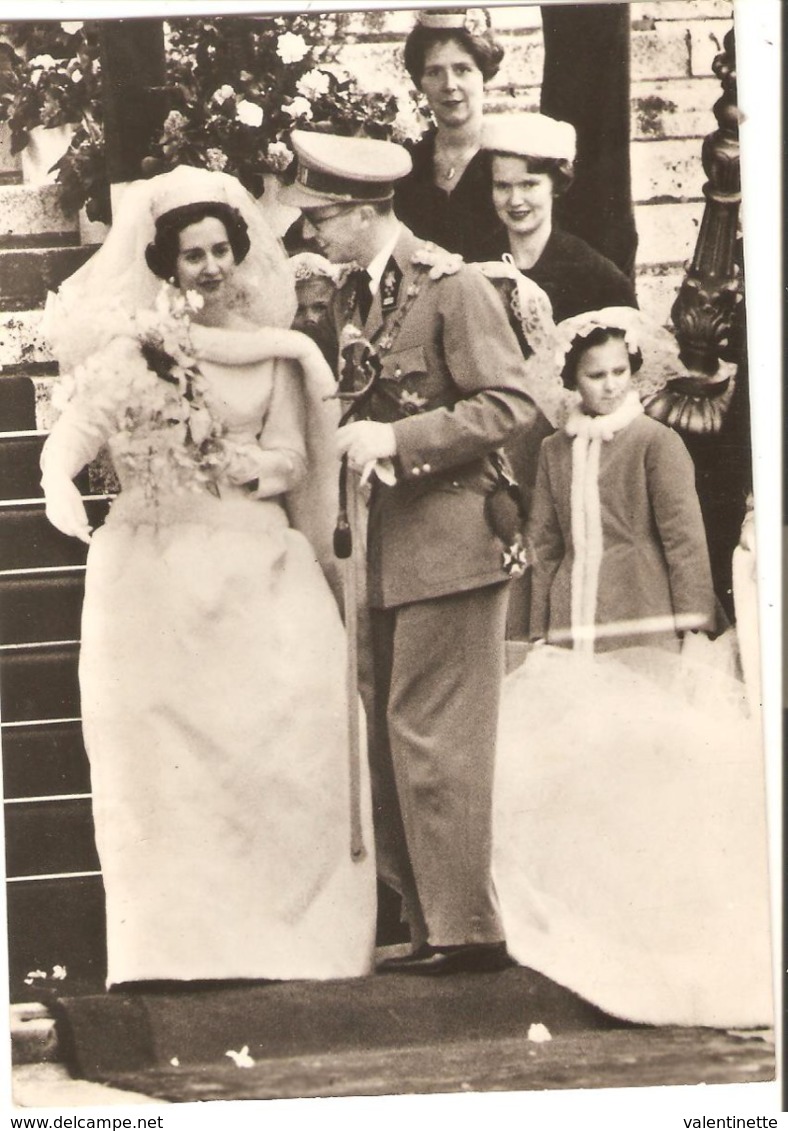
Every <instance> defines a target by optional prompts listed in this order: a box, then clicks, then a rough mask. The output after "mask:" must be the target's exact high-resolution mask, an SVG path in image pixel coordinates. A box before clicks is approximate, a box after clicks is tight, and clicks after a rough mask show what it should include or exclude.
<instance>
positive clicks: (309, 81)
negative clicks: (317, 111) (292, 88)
mask: <svg viewBox="0 0 788 1131" xmlns="http://www.w3.org/2000/svg"><path fill="white" fill-rule="evenodd" d="M330 86H331V82H330V79H329V77H328V75H327V74H326V72H325V71H319V70H317V68H315V69H314V70H311V71H307V73H306V74H305V75H302V76H301V78H300V79H299V80H298V82H297V83H296V90H297V91H298V93H299V94H303V96H304V98H319V97H320V95H321V94H328V91H329V89H330Z"/></svg>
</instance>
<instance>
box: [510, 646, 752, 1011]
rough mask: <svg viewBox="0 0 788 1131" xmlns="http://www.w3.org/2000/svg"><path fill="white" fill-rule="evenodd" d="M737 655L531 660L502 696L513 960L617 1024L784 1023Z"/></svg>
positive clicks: (716, 651) (700, 652)
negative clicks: (723, 660) (776, 1008)
mask: <svg viewBox="0 0 788 1131" xmlns="http://www.w3.org/2000/svg"><path fill="white" fill-rule="evenodd" d="M693 640H694V638H693ZM728 641H729V638H728V637H725V638H720V640H718V641H715V642H714V643H713V644H709V643H708V642H707V641H706V640H705V637H704V638H701V640H700V641H699V642H698V643H697V646H696V648H695V655H694V657H693V658H690V655H689V654H688V653H687V652H685V654H684V655H683V657H677V656H675V655H673V654H671V653H669V652H667V651H666V650H664V649H657V648H651V649H648V648H632V649H623V650H619V651H616V652H609V653H605V654H600V655H596V656H593V655H591V656H583V655H579V654H578V653H575V652H571V651H568V650H565V649H560V648H552V647H549V646H548V647H537V648H536V649H534V650H533V651H532V652H531V653H530V655H529V656H528V657H527V659H526V661H525V663H524V664H523V665H522V666H521V667H519V668H518V669H516V670H515V671H514V672H513V673H512V674H511V675H510V676H509V677H508V678H507V680H506V682H505V684H504V693H503V706H502V714H501V727H500V745H499V759H498V763H497V766H496V791H495V816H496V821H495V826H494V836H495V841H494V876H495V883H496V889H497V892H498V896H499V899H500V903H501V911H502V917H503V921H504V927H505V932H506V940H507V945H508V947H509V950H510V952H511V954H512V955H513V956H514V957H515V958H516V959H517V961H518V962H520V963H522V964H523V965H525V966H529V967H531V968H532V969H535V970H538V971H540V972H541V973H543V974H545V975H547V976H548V977H550V978H552V979H553V980H554V981H556V982H558V983H560V984H561V985H563V986H566V987H568V988H569V989H571V990H573V991H575V992H576V993H578V994H580V995H581V996H582V997H584V998H586V999H587V1000H588V1001H590V1002H593V1003H594V1004H595V1005H597V1006H599V1007H600V1008H602V1009H603V1010H605V1011H607V1012H608V1013H610V1014H612V1015H614V1016H617V1017H621V1018H625V1019H629V1020H632V1021H638V1022H647V1023H652V1024H679V1025H709V1026H715V1027H718V1026H723V1027H728V1026H762V1025H769V1024H770V1023H771V1021H772V981H771V977H772V976H771V960H770V928H769V898H768V895H769V885H768V868H767V836H766V821H765V799H764V768H763V759H762V746H761V734H760V728H759V726H758V723H757V720H754V719H752V718H750V717H749V714H748V710H747V704H746V693H745V690H744V685H743V684H742V683H741V682H740V681H739V680H738V679H736V678H735V677H734V676H733V675H731V674H730V672H725V671H724V670H721V668H720V657H721V656H724V654H725V652H726V645H727V644H728Z"/></svg>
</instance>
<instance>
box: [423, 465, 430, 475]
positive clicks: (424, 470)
mask: <svg viewBox="0 0 788 1131" xmlns="http://www.w3.org/2000/svg"><path fill="white" fill-rule="evenodd" d="M421 470H422V471H423V472H425V473H426V474H427V475H429V473H430V472H431V471H432V468H431V467H430V465H429V464H428V463H425V464H424V465H423V466H422V469H421Z"/></svg>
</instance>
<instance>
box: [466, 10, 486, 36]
mask: <svg viewBox="0 0 788 1131" xmlns="http://www.w3.org/2000/svg"><path fill="white" fill-rule="evenodd" d="M465 30H466V31H467V32H468V33H469V34H470V35H483V33H484V32H485V31H486V30H487V20H486V18H485V15H484V9H483V8H469V9H468V11H467V12H466V13H465Z"/></svg>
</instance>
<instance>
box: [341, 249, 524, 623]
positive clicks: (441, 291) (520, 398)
mask: <svg viewBox="0 0 788 1131" xmlns="http://www.w3.org/2000/svg"><path fill="white" fill-rule="evenodd" d="M425 257H426V258H427V259H428V260H430V261H431V262H432V263H433V266H432V267H430V268H427V269H425V268H424V267H423V266H422V265H420V264H419V263H418V260H419V259H420V258H421V259H424V258H425ZM433 276H436V277H433ZM414 287H416V288H418V291H417V294H416V297H415V298H414V297H413V294H414V291H413V288H414ZM353 288H354V284H353V282H352V281H348V282H347V283H346V284H345V286H344V287H343V288H342V289H341V290H340V291H339V292H338V295H337V300H336V306H335V316H336V319H337V332H338V335H339V338H340V342H342V341H343V340H345V341H347V339H348V337H349V335H348V331H347V326H348V324H351V325H355V326H356V327H357V329H358V331H359V332H360V334H361V335H362V336H363V338H364V339H365V340H366V341H368V342H371V343H372V346H373V348H374V347H375V344H376V343H379V346H378V348H377V350H376V358H375V363H376V365H377V366H379V370H380V372H379V377H378V379H377V382H376V384H375V385H374V390H375V391H374V393H373V394H372V395H371V396H370V397H369V398H368V400H367V401H366V402H365V404H364V406H363V411H361V412H360V413H359V415H360V416H365V417H367V418H368V419H372V420H380V421H385V422H389V423H391V424H392V425H393V427H394V432H395V434H396V439H397V456H396V459H395V468H396V474H397V482H396V484H395V485H394V486H385V485H382V484H376V486H375V487H374V489H373V495H372V498H371V501H370V515H369V528H368V598H369V603H370V605H371V606H372V607H373V608H375V607H377V608H388V607H394V606H397V605H402V604H407V603H410V602H413V601H422V600H428V599H432V598H436V597H441V596H445V595H447V594H450V593H458V592H463V591H466V590H470V589H474V588H479V587H482V586H485V585H490V584H494V583H496V582H501V581H505V580H506V579H507V574H506V572H505V570H504V568H503V549H504V546H503V543H502V542H501V540H500V539H499V538H497V537H496V536H495V534H494V533H493V531H492V528H491V526H490V523H489V521H488V517H487V508H486V505H485V504H486V497H487V496H488V495H489V494H490V493H491V492H492V491H493V490H494V489H495V488H496V486H497V485H498V475H497V472H496V470H495V467H494V464H493V460H492V459H491V454H492V453H493V452H495V451H496V450H497V449H498V448H499V447H500V446H501V445H502V444H503V442H504V441H505V440H506V438H507V436H509V435H510V433H511V432H512V431H514V430H515V429H519V430H522V429H524V428H527V426H528V425H529V423H531V422H532V421H533V420H534V419H535V417H536V409H535V406H534V402H533V400H532V399H531V397H530V395H529V390H528V375H527V371H526V366H525V362H524V360H523V356H522V353H521V351H520V348H519V346H518V344H517V340H516V338H515V335H514V333H513V331H512V329H511V327H510V326H509V323H508V321H507V318H506V315H505V313H504V311H503V308H502V306H501V303H500V301H499V299H498V296H497V295H496V293H495V290H494V288H493V286H492V284H491V283H489V282H488V281H487V280H486V279H485V278H484V277H483V276H482V275H481V273H480V272H478V271H477V270H476V269H475V268H473V267H469V266H467V265H465V264H463V263H461V262H459V263H458V262H457V261H456V260H455V261H454V262H453V261H452V257H451V256H449V254H448V253H447V252H444V251H443V250H442V249H438V248H435V247H434V245H425V244H424V243H423V242H422V241H420V240H418V239H416V237H415V236H414V235H413V234H412V233H411V232H410V231H409V230H408V229H407V228H404V227H403V228H402V230H401V233H400V238H399V240H398V242H397V244H396V246H395V248H394V252H393V254H392V256H391V258H390V260H389V263H388V265H387V267H386V270H385V271H384V273H383V277H382V280H381V286H380V288H379V291H378V293H377V294H376V295H375V296H374V298H373V302H372V306H371V308H370V311H369V314H368V316H367V319H366V321H365V322H364V324H363V326H362V325H361V324H360V322H359V317H358V314H357V313H355V312H354V309H353V294H354V290H353ZM384 308H385V309H384ZM403 313H404V317H403ZM392 326H393V327H394V328H395V332H394V333H393V334H392V333H391V328H392ZM350 336H351V337H352V331H351V335H350ZM387 338H390V339H391V340H390V343H389V344H388V345H386V343H387ZM362 346H363V343H361V342H359V343H357V344H356V346H354V347H353V348H355V349H359V348H361V347H362ZM346 377H347V373H346ZM362 380H363V377H362Z"/></svg>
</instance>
